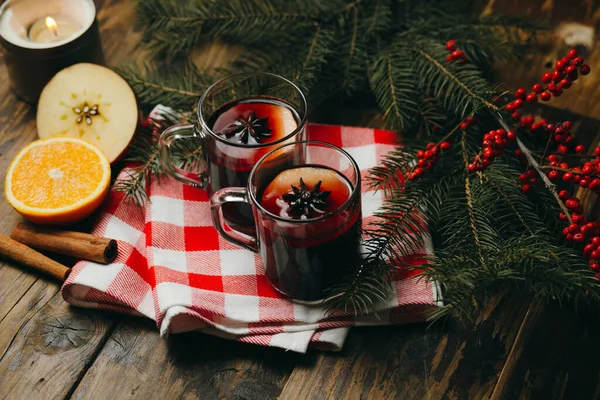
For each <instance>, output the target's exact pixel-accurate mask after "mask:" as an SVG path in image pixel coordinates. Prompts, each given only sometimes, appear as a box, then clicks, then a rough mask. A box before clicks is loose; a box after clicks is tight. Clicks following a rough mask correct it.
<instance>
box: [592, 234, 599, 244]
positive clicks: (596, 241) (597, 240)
mask: <svg viewBox="0 0 600 400" xmlns="http://www.w3.org/2000/svg"><path fill="white" fill-rule="evenodd" d="M592 244H593V245H595V246H598V245H599V244H600V236H594V237H593V238H592Z"/></svg>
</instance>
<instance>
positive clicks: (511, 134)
mask: <svg viewBox="0 0 600 400" xmlns="http://www.w3.org/2000/svg"><path fill="white" fill-rule="evenodd" d="M516 137H517V134H516V133H515V131H508V132H507V133H506V138H507V139H508V140H515V138H516Z"/></svg>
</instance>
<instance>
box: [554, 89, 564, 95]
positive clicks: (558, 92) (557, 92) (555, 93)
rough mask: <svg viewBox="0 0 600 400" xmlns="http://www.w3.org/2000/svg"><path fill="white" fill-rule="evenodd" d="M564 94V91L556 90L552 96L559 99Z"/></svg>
mask: <svg viewBox="0 0 600 400" xmlns="http://www.w3.org/2000/svg"><path fill="white" fill-rule="evenodd" d="M562 93H563V91H562V89H556V90H555V91H554V93H552V94H553V95H554V97H559V96H560V95H561V94H562Z"/></svg>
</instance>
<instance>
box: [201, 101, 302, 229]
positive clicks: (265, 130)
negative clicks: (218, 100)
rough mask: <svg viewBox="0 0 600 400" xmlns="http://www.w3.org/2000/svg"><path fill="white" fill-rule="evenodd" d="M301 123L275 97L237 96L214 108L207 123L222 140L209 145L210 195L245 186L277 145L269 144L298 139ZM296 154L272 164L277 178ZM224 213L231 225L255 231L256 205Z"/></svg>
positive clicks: (226, 207) (227, 209)
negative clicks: (266, 155) (222, 190)
mask: <svg viewBox="0 0 600 400" xmlns="http://www.w3.org/2000/svg"><path fill="white" fill-rule="evenodd" d="M300 122H301V118H300V116H299V114H298V112H297V111H296V110H295V109H294V107H293V106H292V105H290V104H288V103H286V102H285V101H283V100H281V99H277V98H271V97H250V98H242V99H236V100H234V101H231V102H228V103H226V104H224V105H223V106H221V107H220V108H218V109H217V110H216V111H214V113H213V114H212V115H211V117H210V118H209V120H208V121H207V125H208V127H209V128H210V129H211V131H212V132H213V133H214V134H215V135H216V136H217V137H218V138H220V139H222V140H220V141H219V140H216V141H214V142H211V143H209V146H208V147H209V149H208V157H207V161H208V164H209V165H208V170H209V171H210V180H209V182H210V185H209V188H208V189H209V194H210V195H212V194H213V193H214V192H216V191H217V190H219V189H222V188H226V187H235V186H245V185H246V184H247V182H248V177H249V175H250V171H251V170H252V168H253V167H254V165H255V164H256V163H257V162H258V160H259V159H260V158H261V157H262V156H264V155H265V154H266V153H268V152H269V151H271V150H272V149H273V148H274V147H276V146H275V145H273V146H269V143H276V144H277V145H281V144H284V143H287V142H288V141H294V140H295V136H294V135H291V134H292V133H293V132H294V131H295V130H297V129H298V127H299V125H300ZM288 136H289V138H288V140H287V141H286V140H285V138H286V137H288ZM293 156H294V154H292V152H291V151H290V152H288V153H287V154H283V155H282V156H281V157H279V158H278V159H277V160H276V162H271V163H270V168H272V170H273V173H272V175H273V177H274V176H275V175H276V174H277V171H281V170H282V169H285V168H286V163H287V164H289V163H290V160H291V158H292V157H293ZM290 165H291V164H290ZM223 215H224V218H225V220H226V222H227V224H228V225H229V226H230V227H235V228H236V229H238V230H242V231H245V232H254V219H253V215H252V208H251V207H250V206H249V205H248V204H245V203H228V204H225V205H224V206H223Z"/></svg>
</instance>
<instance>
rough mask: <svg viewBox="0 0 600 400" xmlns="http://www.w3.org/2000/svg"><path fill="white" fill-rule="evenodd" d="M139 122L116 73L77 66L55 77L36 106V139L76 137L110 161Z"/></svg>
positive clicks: (134, 104)
mask: <svg viewBox="0 0 600 400" xmlns="http://www.w3.org/2000/svg"><path fill="white" fill-rule="evenodd" d="M138 120H139V110H138V105H137V100H136V97H135V94H134V93H133V90H132V89H131V87H130V86H129V85H128V84H127V82H125V80H124V79H123V78H121V76H119V75H118V74H117V73H116V72H114V71H112V70H110V69H108V68H106V67H103V66H100V65H96V64H86V63H83V64H76V65H73V66H71V67H68V68H65V69H63V70H62V71H60V72H59V73H58V74H56V75H55V76H54V77H53V78H52V80H50V82H48V84H47V85H46V87H45V88H44V90H43V91H42V94H41V96H40V99H39V102H38V110H37V130H38V135H39V137H40V138H42V139H43V138H48V137H63V136H66V137H75V138H80V139H83V140H85V141H87V142H90V143H92V144H94V145H96V146H98V147H99V148H100V149H101V150H102V151H103V152H104V154H105V155H106V157H107V158H108V160H109V161H110V162H111V163H114V162H115V161H117V160H118V159H119V158H120V157H121V155H123V154H124V152H125V150H126V149H127V146H128V145H129V143H130V142H131V139H132V138H133V135H134V133H135V130H136V127H137V123H138Z"/></svg>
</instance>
